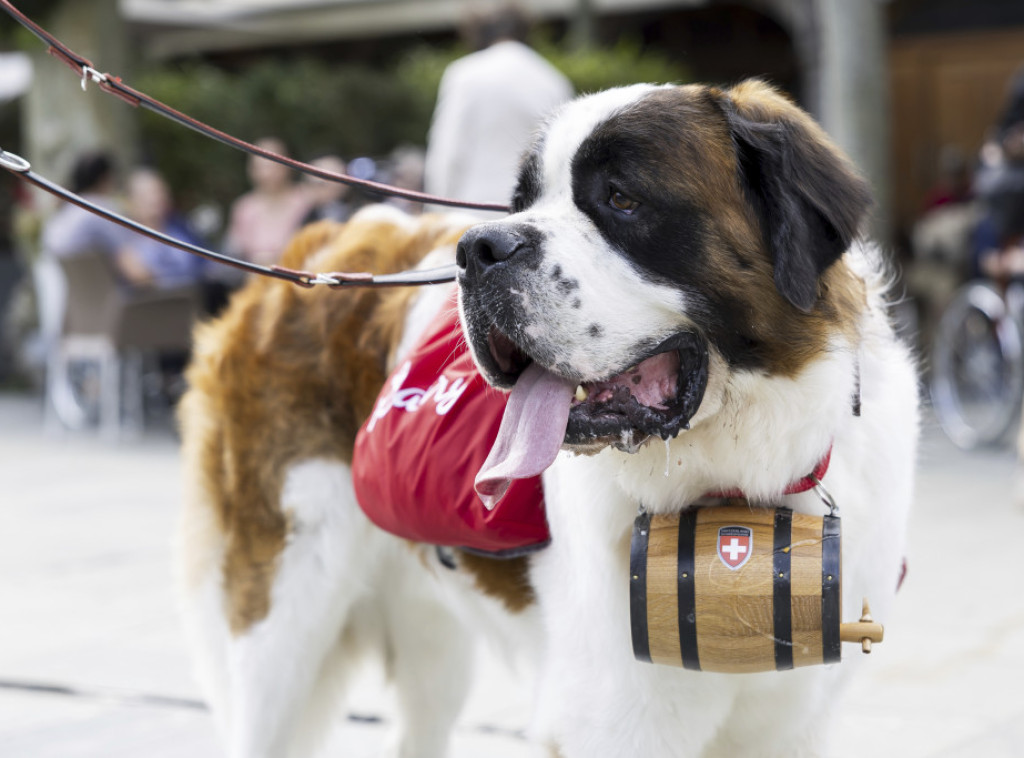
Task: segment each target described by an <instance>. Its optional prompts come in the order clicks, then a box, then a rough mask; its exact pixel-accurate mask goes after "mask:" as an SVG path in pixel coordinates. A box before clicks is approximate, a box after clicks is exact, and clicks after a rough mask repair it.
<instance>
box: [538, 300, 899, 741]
mask: <svg viewBox="0 0 1024 758" xmlns="http://www.w3.org/2000/svg"><path fill="white" fill-rule="evenodd" d="M862 329H863V334H864V341H863V343H862V345H861V346H860V349H859V350H857V351H856V352H854V351H853V350H851V349H850V348H849V347H848V346H846V347H845V348H844V347H843V346H841V345H837V346H836V349H834V350H833V351H832V352H831V353H829V355H828V356H827V358H826V359H824V360H822V361H821V362H819V363H816V364H814V365H812V366H810V367H809V368H808V370H807V371H805V372H804V373H803V374H802V375H800V376H799V377H797V378H796V379H793V380H787V379H777V378H776V379H766V378H765V377H763V376H753V375H743V374H738V375H734V376H732V377H730V379H729V381H728V382H727V383H725V384H724V385H720V386H714V385H712V387H713V390H714V393H713V397H711V398H709V400H710V402H711V405H710V406H708V407H702V411H701V413H700V414H698V417H697V418H695V420H694V423H693V428H692V429H691V430H690V431H688V432H684V433H682V434H681V435H680V436H679V437H678V438H677V439H676V440H674V441H673V442H672V443H671V444H670V445H669V446H668V463H669V474H670V475H669V476H668V477H666V476H665V475H664V471H665V468H666V448H665V445H664V444H663V443H661V442H658V441H656V442H653V443H651V444H649V445H648V446H647V447H646V448H644V449H642V450H641V451H640V452H639V453H637V454H635V455H628V454H626V453H622V452H618V451H615V450H613V449H610V448H609V449H606V450H605V451H603V452H601V453H599V454H598V455H595V456H591V457H579V456H573V455H570V454H568V453H562V454H561V455H560V456H559V458H558V460H557V461H556V463H555V465H553V466H552V467H551V468H550V469H549V470H548V472H547V473H546V474H545V476H544V488H545V500H546V503H547V512H548V521H549V523H550V525H551V533H552V544H551V547H549V548H548V549H547V550H545V551H544V552H543V553H542V554H540V555H538V557H537V558H536V559H535V562H534V565H535V569H534V582H535V585H536V587H537V588H538V593H539V596H540V604H541V608H542V614H543V618H544V623H545V635H544V637H545V640H546V641H547V648H546V658H545V661H544V663H543V665H542V682H541V693H542V694H541V698H540V702H539V704H538V708H537V721H536V724H535V730H536V734H537V735H538V737H539V738H541V739H544V740H547V741H552V742H554V743H557V744H558V745H559V746H560V748H561V750H562V753H563V755H564V756H565V757H566V758H575V757H576V756H586V757H587V758H603V757H605V756H607V757H608V758H612V757H615V756H624V755H637V756H640V755H642V756H645V757H647V758H670V757H675V756H680V757H681V756H699V755H707V756H714V755H722V756H740V755H742V756H803V755H806V756H815V755H821V754H823V753H824V752H826V749H827V744H826V738H827V735H828V733H829V728H828V725H829V721H828V719H829V718H830V717H831V716H832V715H834V713H835V710H836V702H837V700H838V698H839V696H840V694H841V690H842V687H843V685H844V683H845V681H846V680H847V679H848V677H849V675H850V674H851V673H852V672H853V671H854V670H855V669H856V668H857V665H858V664H859V663H860V662H859V661H857V660H856V656H857V655H859V652H858V651H856V650H855V649H851V648H847V649H846V650H845V651H844V652H845V656H846V660H844V662H843V663H842V664H841V665H838V666H831V667H815V668H805V669H798V670H795V671H790V672H786V673H778V674H776V673H768V674H754V675H723V674H710V673H702V672H689V671H685V670H683V669H674V668H668V667H662V666H655V665H651V664H645V663H638V662H636V661H635V660H634V659H633V655H632V646H631V642H630V630H629V609H628V600H629V597H628V591H627V586H626V577H627V576H628V571H629V567H628V555H629V550H628V543H629V535H630V530H631V527H632V521H633V517H634V515H635V513H636V508H637V506H638V505H639V504H640V503H641V502H643V504H644V505H645V506H646V507H648V508H650V509H652V510H654V511H668V510H673V509H678V508H679V506H680V504H685V503H688V502H692V500H693V499H694V498H696V497H698V496H699V495H700V494H701V493H703V492H706V491H708V490H709V489H721V488H724V487H737V486H738V487H741V488H742V489H743V490H744V491H745V492H747V493H750V494H752V495H753V496H754V497H755V498H756V497H757V496H758V495H761V496H764V497H771V496H773V495H777V494H778V490H779V487H780V485H779V482H780V481H792V480H795V479H797V478H799V477H800V476H801V475H802V474H804V473H806V472H807V471H809V470H810V469H811V468H813V466H814V463H815V462H816V461H817V460H818V458H820V456H821V454H822V452H823V451H824V450H825V449H827V448H828V444H829V441H830V440H831V441H832V443H833V448H832V462H831V465H830V467H829V469H828V472H827V474H826V476H825V478H824V480H823V483H824V485H825V487H826V489H827V490H828V492H829V493H830V494H831V495H832V496H833V497H834V498H835V500H836V502H837V504H838V506H839V509H840V515H841V517H842V523H843V619H844V620H855V619H857V618H859V616H860V611H861V608H860V603H861V598H862V597H868V598H870V600H871V602H872V609H873V612H874V616H875V618H879V619H885V618H886V617H887V615H888V611H889V610H890V608H891V602H892V598H893V596H894V594H895V589H896V583H897V579H898V576H899V570H900V564H901V560H902V558H903V546H904V541H905V524H906V517H907V513H906V509H907V507H908V506H909V503H910V500H911V491H910V488H911V472H912V471H913V468H914V463H915V454H916V452H915V445H916V436H917V435H916V431H917V423H918V419H917V404H916V392H917V387H916V377H915V372H914V367H913V365H912V363H911V361H910V359H909V356H908V353H907V350H906V349H905V348H904V347H903V346H901V345H899V344H898V343H897V341H896V340H895V338H894V336H893V334H892V332H891V329H890V328H889V327H888V326H887V324H886V315H885V313H884V310H883V306H882V304H881V302H880V299H879V298H878V297H877V295H876V296H873V297H872V304H871V309H870V310H869V312H868V313H867V314H866V316H865V322H864V324H863V325H862ZM856 359H859V363H860V372H861V388H862V406H863V410H862V415H861V417H859V418H857V417H854V416H853V414H852V412H851V398H852V396H853V376H854V372H853V366H854V361H855V360H856ZM709 389H712V388H709ZM707 402H708V400H705V403H707ZM755 408H756V409H760V411H759V412H751V409H755ZM709 409H714V413H711V412H710V410H709ZM737 440H739V441H740V444H739V445H737ZM779 472H784V473H783V476H782V477H781V478H780V475H779ZM784 502H785V504H786V505H788V506H790V507H792V508H793V509H794V510H796V511H800V512H809V513H821V512H823V511H824V508H823V505H822V503H821V501H820V500H819V499H818V497H817V495H816V494H815V493H814V492H808V493H803V494H800V495H791V496H788V497H786V498H785V500H784Z"/></svg>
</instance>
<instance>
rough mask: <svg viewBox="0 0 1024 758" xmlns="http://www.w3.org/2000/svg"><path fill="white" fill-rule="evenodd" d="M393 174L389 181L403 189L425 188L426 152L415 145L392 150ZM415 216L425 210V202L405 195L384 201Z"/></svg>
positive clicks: (419, 190)
mask: <svg viewBox="0 0 1024 758" xmlns="http://www.w3.org/2000/svg"><path fill="white" fill-rule="evenodd" d="M390 158H391V175H390V177H389V178H388V183H389V184H391V185H393V186H395V187H399V188H401V189H407V190H414V191H416V192H421V191H422V190H423V165H424V152H423V150H422V149H420V148H418V147H415V146H414V145H400V146H398V147H396V148H395V149H394V150H392V151H391V156H390ZM384 202H385V203H386V204H388V205H393V206H395V207H396V208H400V209H401V210H403V211H405V212H406V213H408V214H410V215H412V216H415V215H416V214H418V213H422V212H423V203H419V202H416V201H415V200H408V199H406V198H404V197H389V198H388V199H387V200H385V201H384Z"/></svg>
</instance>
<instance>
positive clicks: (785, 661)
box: [772, 508, 793, 671]
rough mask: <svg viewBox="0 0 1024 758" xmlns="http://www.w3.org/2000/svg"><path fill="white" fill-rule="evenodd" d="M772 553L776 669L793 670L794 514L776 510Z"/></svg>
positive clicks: (781, 509) (786, 510)
mask: <svg viewBox="0 0 1024 758" xmlns="http://www.w3.org/2000/svg"><path fill="white" fill-rule="evenodd" d="M773 541H774V545H773V550H772V592H773V598H772V615H773V619H772V620H773V623H774V635H773V636H774V638H775V668H776V670H778V671H786V670H788V669H791V668H793V608H792V598H793V593H792V574H791V568H790V566H791V556H792V555H793V550H792V545H793V512H792V511H790V510H788V509H786V508H777V509H776V510H775V524H774V534H773Z"/></svg>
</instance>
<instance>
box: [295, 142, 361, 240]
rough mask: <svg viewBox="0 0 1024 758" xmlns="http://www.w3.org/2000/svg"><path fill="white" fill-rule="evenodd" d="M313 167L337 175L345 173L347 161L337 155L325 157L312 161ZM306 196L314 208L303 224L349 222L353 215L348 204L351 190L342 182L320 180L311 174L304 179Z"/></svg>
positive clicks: (310, 210)
mask: <svg viewBox="0 0 1024 758" xmlns="http://www.w3.org/2000/svg"><path fill="white" fill-rule="evenodd" d="M310 165H311V166H316V167H317V168H320V169H323V170H325V171H333V172H334V173H336V174H344V173H345V161H343V160H342V159H341V158H339V157H338V156H336V155H324V156H321V157H319V158H315V159H314V160H312V161H310ZM303 184H304V185H305V189H306V195H307V197H308V199H309V202H310V203H311V205H312V207H311V208H310V209H309V212H308V213H307V214H306V217H305V218H304V219H303V220H302V223H303V224H312V223H313V222H315V221H324V220H325V219H326V220H330V221H348V219H349V217H350V216H351V215H352V205H351V204H350V203H348V202H347V197H348V194H349V188H348V186H347V185H345V184H342V183H341V182H334V181H329V180H327V179H320V178H319V177H316V176H313V175H311V174H309V175H307V176H306V177H305V178H304V179H303Z"/></svg>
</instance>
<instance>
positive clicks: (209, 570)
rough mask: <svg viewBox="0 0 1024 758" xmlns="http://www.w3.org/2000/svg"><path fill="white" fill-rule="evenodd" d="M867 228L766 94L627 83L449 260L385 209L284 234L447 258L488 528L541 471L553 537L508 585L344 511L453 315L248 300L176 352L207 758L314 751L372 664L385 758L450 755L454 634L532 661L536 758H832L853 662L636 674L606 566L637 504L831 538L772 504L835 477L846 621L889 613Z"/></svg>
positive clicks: (558, 127) (256, 294) (899, 525)
mask: <svg viewBox="0 0 1024 758" xmlns="http://www.w3.org/2000/svg"><path fill="white" fill-rule="evenodd" d="M869 206H870V196H869V191H868V187H867V185H866V183H865V181H864V180H863V179H862V178H861V177H860V176H858V174H857V173H856V171H855V170H854V169H853V168H852V166H851V165H850V163H849V162H848V161H847V159H846V158H844V157H843V156H842V155H841V154H840V152H839V151H838V150H837V148H836V147H835V146H834V145H832V143H831V142H830V141H829V139H828V138H827V137H826V135H825V134H824V132H823V131H822V130H821V129H820V128H819V127H818V126H817V125H816V124H815V123H814V122H813V121H812V120H811V119H810V118H809V117H808V116H807V115H806V114H805V113H803V112H802V111H801V110H799V109H798V108H797V107H796V106H794V105H793V104H791V103H790V102H789V101H788V100H787V99H785V98H784V97H783V96H781V95H780V94H778V93H777V92H775V91H774V90H773V89H772V88H770V87H769V86H767V85H766V84H764V83H762V82H759V81H748V82H744V83H741V84H739V85H737V86H735V87H732V88H731V89H718V88H714V87H707V86H699V85H692V86H649V85H636V86H632V87H626V88H622V89H615V90H609V91H606V92H602V93H598V94H594V95H590V96H586V97H582V98H580V99H578V100H576V101H574V102H572V103H570V104H568V105H567V106H565V107H563V108H562V109H561V110H560V111H559V112H558V113H557V114H555V116H554V117H553V118H552V119H551V120H550V122H549V123H548V124H546V125H545V126H544V128H543V129H542V130H541V132H540V133H539V134H538V137H537V139H536V141H535V142H534V144H533V146H532V148H531V149H530V150H529V152H528V153H527V154H526V155H525V157H524V160H523V163H522V167H521V172H520V175H519V180H518V186H517V188H516V190H515V194H514V197H513V198H512V213H511V215H509V216H507V217H506V218H503V219H501V220H497V221H491V222H485V223H479V224H476V225H472V226H470V227H469V228H468V231H466V225H465V219H460V218H457V217H454V216H444V215H427V216H423V217H420V218H417V219H413V218H410V217H404V216H402V215H400V214H399V213H398V212H397V211H389V210H387V209H386V208H383V207H378V208H370V209H368V210H366V211H363V212H361V213H360V214H358V215H357V216H356V217H355V218H353V219H352V220H351V221H350V222H348V223H347V224H346V225H344V226H339V225H334V224H330V223H321V224H319V225H316V226H313V227H309V228H307V229H305V230H304V231H302V232H301V233H300V234H299V235H298V236H297V237H296V239H295V240H294V241H293V243H292V244H291V246H290V248H289V250H288V251H286V253H285V256H284V258H283V260H282V265H285V266H287V267H290V268H303V269H307V270H316V271H330V270H356V271H359V270H374V271H377V272H381V273H384V272H388V271H395V270H400V269H402V268H405V267H408V266H412V265H416V263H417V261H420V260H422V259H424V257H426V258H427V259H428V260H429V261H430V263H431V264H434V265H436V263H437V262H439V261H442V260H444V259H446V258H447V260H449V261H450V260H453V259H454V260H455V262H456V263H457V267H458V289H459V308H460V314H461V318H462V323H463V324H464V328H465V335H466V339H467V341H468V344H469V347H470V349H471V350H472V353H473V356H474V360H475V362H476V363H477V365H478V367H479V370H480V372H482V374H483V376H484V377H485V378H486V379H487V381H488V382H490V383H491V384H493V385H494V386H495V387H498V388H501V389H505V390H509V391H510V392H511V396H510V401H509V407H510V408H511V407H513V406H515V407H516V408H517V410H516V411H515V413H517V414H518V415H517V417H516V418H515V419H514V421H515V423H514V424H510V425H509V426H514V427H515V429H516V430H517V431H516V433H515V434H513V435H511V437H510V438H509V439H505V440H502V442H503V445H501V446H499V445H496V446H495V449H497V448H498V447H502V448H503V449H504V450H505V453H504V454H499V455H497V456H493V455H492V457H491V459H489V460H488V464H487V466H486V467H485V468H486V470H485V471H483V472H482V473H481V475H480V477H479V479H478V488H479V490H480V491H481V492H482V494H483V496H484V497H486V498H488V499H493V498H494V497H496V496H497V494H498V493H500V491H501V489H502V487H503V486H504V482H505V481H506V480H508V479H511V478H516V477H517V476H520V475H521V474H522V473H524V471H525V469H529V468H538V469H543V470H544V474H543V482H544V492H545V502H546V511H547V519H548V523H549V526H550V532H551V541H550V544H549V545H548V546H547V547H546V548H544V549H542V550H540V551H538V552H535V553H532V554H531V555H529V556H527V557H523V558H517V559H515V560H495V559H491V558H486V557H481V556H479V555H474V554H472V553H468V552H462V551H459V550H455V551H453V555H447V556H446V555H445V553H444V552H443V551H439V550H437V549H436V548H435V547H434V546H430V545H422V544H414V543H409V542H407V541H404V540H401V539H399V538H397V537H394V536H392V535H390V534H387V533H385V532H383V531H381V530H379V529H377V528H376V527H374V526H372V525H371V523H370V522H369V521H368V520H367V518H366V517H365V516H364V515H363V513H362V512H361V510H360V508H359V506H358V505H357V503H356V501H355V498H354V495H353V490H352V478H351V470H350V466H349V464H350V462H351V456H352V451H353V444H354V439H355V435H356V432H357V430H358V428H359V426H360V424H361V423H362V421H363V420H365V419H366V418H367V415H368V414H369V413H371V411H372V409H373V406H374V402H375V398H376V396H377V393H378V391H379V390H380V389H381V387H382V385H383V383H384V381H385V377H386V376H387V373H388V371H389V369H390V368H391V367H393V366H394V365H395V364H396V361H397V360H399V358H400V357H401V355H402V354H403V353H404V351H406V350H408V349H409V346H410V345H411V344H412V343H413V341H414V340H415V336H416V335H417V334H418V333H419V332H420V331H421V330H422V328H423V325H424V324H425V323H427V322H429V321H430V316H431V314H432V311H436V309H438V308H439V307H441V304H442V303H443V302H444V300H445V296H446V294H447V293H446V291H445V290H446V288H444V287H433V288H423V289H421V290H419V291H415V292H414V291H413V290H411V289H393V290H387V291H385V290H370V289H364V290H355V289H352V290H346V291H331V290H327V289H312V290H301V289H299V288H296V287H294V286H293V285H290V284H287V283H282V282H278V281H273V280H260V281H253V282H251V283H250V284H248V286H247V287H246V288H245V289H244V290H243V291H241V292H240V293H239V294H238V295H237V296H236V297H235V298H234V299H233V301H232V303H231V304H230V307H229V308H228V309H227V311H226V313H225V314H224V315H223V316H222V317H220V318H219V319H217V320H216V321H213V322H211V323H208V324H205V325H202V326H201V327H200V328H199V329H198V331H197V335H196V347H195V355H194V361H193V365H192V366H191V368H190V370H189V374H188V378H189V381H190V390H189V391H188V393H187V395H186V396H185V398H184V399H183V401H182V404H181V407H180V419H181V425H182V433H183V449H184V465H185V471H186V474H187V481H188V488H187V502H186V504H185V507H184V511H183V518H182V528H181V531H180V535H179V537H180V539H179V549H178V553H177V556H178V560H177V563H178V569H179V575H180V580H181V588H182V595H183V598H184V611H185V613H184V615H185V619H186V626H187V629H188V631H189V634H190V639H191V641H192V643H193V649H194V655H195V660H196V662H197V668H198V672H199V676H200V679H201V684H202V686H203V688H204V691H205V693H206V696H207V698H208V701H209V703H210V705H211V708H212V711H213V714H214V717H215V719H216V721H217V724H218V727H219V730H220V733H221V735H222V738H223V741H224V744H225V748H226V752H227V754H228V755H230V756H233V757H234V758H262V757H266V758H278V757H279V756H287V755H308V754H310V753H311V752H312V751H314V750H315V749H316V745H317V743H318V740H319V739H320V737H321V736H322V734H323V733H324V730H325V728H326V726H327V725H329V724H330V723H331V719H332V716H333V715H336V714H337V713H338V712H339V711H340V710H341V709H343V708H344V706H343V704H342V703H343V701H342V697H343V695H344V690H345V682H346V678H347V675H348V674H349V673H350V672H351V671H352V670H353V666H354V664H355V661H356V660H357V659H358V658H359V657H361V656H362V655H364V654H366V653H370V652H374V651H376V652H377V653H379V654H380V655H381V656H382V659H383V661H384V663H385V665H386V669H387V671H388V673H389V676H390V677H391V680H392V681H393V683H394V685H395V691H396V694H397V706H398V709H399V711H400V714H401V719H400V728H399V730H398V731H399V734H398V736H397V742H396V746H395V751H396V754H397V755H401V756H417V757H419V758H431V757H434V756H437V757H440V756H443V755H445V754H446V750H447V746H448V738H449V732H450V730H451V727H452V724H453V722H454V720H455V718H456V717H457V714H458V712H459V709H460V706H461V704H462V702H463V700H464V698H465V696H466V693H467V689H468V686H469V683H470V681H471V668H470V667H471V660H470V659H471V656H470V655H467V652H466V651H467V650H468V649H470V647H471V644H470V643H471V642H472V641H473V640H475V639H477V638H478V637H483V638H485V639H489V640H491V641H494V642H497V643H499V644H501V645H506V646H508V647H509V648H510V649H512V650H518V651H523V652H524V653H525V654H526V655H528V656H532V657H533V658H534V659H535V660H536V662H537V667H536V670H537V677H538V681H537V683H536V708H535V716H534V719H533V722H532V724H531V725H530V729H529V735H530V738H531V740H534V741H536V743H537V744H538V745H540V746H544V748H545V749H546V750H550V753H551V754H552V755H556V756H560V757H561V758H623V757H624V756H638V757H640V756H642V757H643V758H669V757H670V756H671V757H676V756H679V757H682V756H786V757H787V758H792V757H793V756H817V755H826V754H828V752H829V743H828V738H829V735H830V733H831V732H832V731H833V730H832V725H833V719H834V717H835V714H836V712H837V708H836V705H837V702H838V700H839V697H840V695H841V693H842V690H843V688H844V685H845V683H846V682H847V680H848V679H849V675H850V674H851V673H853V672H854V671H855V670H856V669H857V668H858V667H859V666H862V665H865V664H864V663H863V662H862V661H861V660H858V659H859V658H862V657H863V656H860V655H859V653H858V654H857V656H856V657H855V656H854V655H853V654H849V655H848V656H847V657H846V659H845V660H844V661H843V662H842V663H840V664H836V665H829V666H825V665H819V666H811V667H805V668H798V669H796V670H792V671H782V672H771V673H760V674H720V673H708V672H699V671H690V670H686V669H684V668H675V667H671V666H664V665H652V664H650V663H643V662H638V661H637V660H635V659H634V655H633V649H632V645H631V638H630V612H629V589H628V586H629V581H628V578H629V552H630V550H629V546H630V534H631V530H632V526H633V522H634V518H635V516H636V515H637V512H638V508H640V507H641V506H642V507H643V508H644V509H646V510H647V511H648V512H651V513H654V514H670V513H677V512H681V511H683V510H684V509H687V508H691V507H699V506H700V505H701V504H705V503H708V502H710V501H713V500H714V495H713V494H709V493H726V492H728V493H730V494H731V495H734V494H735V493H736V491H739V492H742V493H743V497H745V499H746V500H747V502H749V504H750V507H751V508H757V507H759V506H763V505H767V504H772V505H781V506H783V507H785V508H790V509H792V510H793V511H795V512H804V513H810V514H821V513H822V511H823V505H822V501H821V499H820V497H819V495H818V494H816V493H815V492H814V491H807V492H802V493H799V494H786V493H787V491H788V490H789V488H790V485H791V484H792V483H793V482H794V481H797V480H800V479H801V478H802V477H804V476H805V475H807V474H808V472H811V471H814V470H816V467H818V466H819V465H820V463H821V462H822V461H823V459H825V458H826V457H827V458H828V468H827V472H826V473H825V474H824V476H823V478H822V485H823V487H824V488H825V489H826V490H827V491H828V493H830V494H831V496H832V498H833V499H834V501H835V502H836V503H837V504H838V506H839V509H840V513H841V516H842V522H843V526H844V529H843V535H844V537H843V541H844V544H843V551H842V571H843V584H844V587H843V604H844V605H843V609H842V617H843V619H844V620H855V619H856V618H857V617H858V616H859V615H860V603H861V598H862V597H865V596H866V597H869V598H870V600H871V602H872V606H873V611H874V615H875V617H876V618H879V619H880V620H883V621H884V620H887V619H888V618H889V616H890V611H891V609H892V600H893V598H894V596H895V592H896V588H897V580H898V576H899V573H900V567H901V562H902V559H903V556H904V539H905V525H906V519H907V514H908V508H909V505H910V502H911V496H912V475H913V471H914V466H915V455H916V443H917V432H918V396H917V380H916V376H915V368H914V366H913V362H912V360H911V357H910V355H909V353H908V350H907V348H906V347H905V346H904V345H903V344H902V343H901V342H900V340H899V339H897V337H896V335H895V334H894V331H893V327H892V325H891V323H890V314H889V313H888V310H887V304H886V300H885V297H886V288H887V284H888V281H887V274H886V272H885V270H884V266H883V265H882V263H881V260H880V256H879V254H878V253H877V252H876V251H875V250H874V249H873V248H871V247H870V246H869V245H868V244H866V243H865V242H864V241H863V240H862V239H861V237H860V236H859V235H860V232H861V230H862V227H863V225H864V222H865V217H866V214H867V213H868V210H869ZM513 400H515V402H513ZM503 434H504V433H503ZM509 451H511V452H509ZM381 475H382V476H386V475H387V472H381ZM445 564H447V565H445ZM452 566H454V568H451V567H452ZM881 650H882V651H884V646H883V648H881ZM882 654H884V652H882ZM869 661H870V659H869ZM867 665H870V663H868V664H867Z"/></svg>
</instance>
